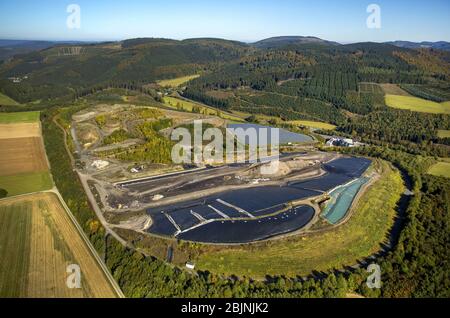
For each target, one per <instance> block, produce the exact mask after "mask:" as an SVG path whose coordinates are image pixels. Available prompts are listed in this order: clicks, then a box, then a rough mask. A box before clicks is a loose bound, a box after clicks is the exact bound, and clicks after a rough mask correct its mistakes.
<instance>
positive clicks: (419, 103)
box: [386, 94, 450, 114]
mask: <svg viewBox="0 0 450 318" xmlns="http://www.w3.org/2000/svg"><path fill="white" fill-rule="evenodd" d="M386 105H388V106H389V107H392V108H398V109H405V110H411V111H415V112H421V113H431V114H450V102H443V103H437V102H432V101H429V100H425V99H422V98H418V97H411V96H400V95H389V94H388V95H386Z"/></svg>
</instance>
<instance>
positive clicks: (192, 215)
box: [148, 157, 371, 244]
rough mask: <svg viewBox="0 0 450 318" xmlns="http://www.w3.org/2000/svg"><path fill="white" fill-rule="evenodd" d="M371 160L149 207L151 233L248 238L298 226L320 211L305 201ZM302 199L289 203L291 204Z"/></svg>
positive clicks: (342, 161) (228, 240) (210, 239)
mask: <svg viewBox="0 0 450 318" xmlns="http://www.w3.org/2000/svg"><path fill="white" fill-rule="evenodd" d="M370 163H371V161H370V160H369V159H365V158H355V157H348V158H339V159H336V160H333V161H331V162H329V163H327V164H324V165H323V168H324V170H325V171H326V172H327V173H326V174H324V175H322V176H321V177H318V178H313V179H309V180H305V181H299V182H291V183H288V184H286V185H283V186H258V187H252V188H245V189H237V190H230V191H225V192H222V193H220V194H216V195H212V196H208V197H206V198H203V199H200V200H187V201H184V202H182V203H178V204H176V205H168V206H162V207H157V208H152V209H149V210H148V213H149V215H150V216H151V218H152V221H153V222H152V226H151V227H150V228H149V229H148V232H149V233H152V234H156V235H162V236H169V237H176V238H178V239H182V240H188V241H196V242H203V243H223V244H232V243H248V242H253V241H258V240H264V239H267V238H270V237H273V236H277V235H281V234H286V233H290V232H294V231H298V230H300V229H302V228H304V227H305V226H307V225H308V224H309V223H310V221H311V220H312V219H313V217H314V215H315V213H316V210H315V208H313V207H312V206H310V205H308V204H306V203H304V202H302V200H306V199H311V198H314V197H318V196H321V195H322V194H324V193H328V192H330V191H332V190H333V189H334V188H336V187H337V186H340V185H343V184H346V183H348V182H350V181H351V180H354V179H356V178H359V177H360V176H361V175H362V174H363V173H364V172H365V171H366V169H367V168H368V167H369V165H370ZM292 202H297V204H293V205H289V203H292Z"/></svg>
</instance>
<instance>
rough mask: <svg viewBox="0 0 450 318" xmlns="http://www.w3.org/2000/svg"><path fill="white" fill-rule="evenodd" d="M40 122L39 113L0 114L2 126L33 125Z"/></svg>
mask: <svg viewBox="0 0 450 318" xmlns="http://www.w3.org/2000/svg"><path fill="white" fill-rule="evenodd" d="M38 121H39V112H20V113H0V124H13V123H33V122H38Z"/></svg>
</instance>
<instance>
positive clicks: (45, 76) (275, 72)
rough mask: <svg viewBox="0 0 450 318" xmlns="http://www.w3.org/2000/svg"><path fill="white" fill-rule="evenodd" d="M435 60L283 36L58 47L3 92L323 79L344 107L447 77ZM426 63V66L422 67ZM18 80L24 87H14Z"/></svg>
mask: <svg viewBox="0 0 450 318" xmlns="http://www.w3.org/2000/svg"><path fill="white" fill-rule="evenodd" d="M442 54H445V53H442ZM433 58H434V60H431V62H430V61H428V60H427V59H426V57H424V56H419V53H418V51H416V50H411V49H405V48H398V47H395V46H393V45H388V44H377V43H359V44H351V45H338V44H337V43H334V42H329V41H325V40H321V39H318V38H313V37H277V38H270V39H266V40H263V41H260V42H257V43H255V44H253V45H249V44H245V43H242V42H236V41H228V40H222V39H211V38H200V39H188V40H183V41H177V40H170V39H157V38H140V39H130V40H125V41H122V42H109V43H99V44H88V45H81V44H72V45H64V44H58V45H55V46H52V47H50V48H47V49H44V50H41V51H37V52H31V53H26V54H19V55H16V56H15V57H14V58H13V59H12V60H10V61H9V62H7V63H3V64H2V65H1V66H0V91H1V92H3V93H5V94H6V95H8V96H10V97H12V98H13V99H15V100H17V101H19V102H31V101H35V100H46V99H49V98H54V97H60V96H64V95H70V94H72V95H76V94H77V92H79V91H82V90H85V89H89V88H92V87H95V86H101V85H106V84H108V83H120V84H133V85H144V84H148V83H152V82H155V81H157V80H161V79H169V78H174V77H178V76H184V75H191V74H196V73H197V74H198V73H202V75H205V76H202V77H201V79H199V80H198V81H197V84H199V85H202V86H204V87H205V86H211V87H212V86H217V87H219V86H220V87H223V86H239V85H244V86H245V85H249V86H252V87H254V88H257V89H262V88H264V87H270V86H273V85H274V83H276V82H277V81H280V80H287V79H291V78H296V79H313V80H314V79H315V78H319V77H322V76H323V75H325V76H326V77H329V76H331V77H332V81H333V82H336V81H337V85H338V87H337V90H338V91H337V94H334V95H333V94H332V95H333V96H328V97H327V96H324V99H326V100H327V101H329V102H338V103H340V102H342V101H341V100H340V96H339V95H340V91H341V90H342V89H344V90H346V89H350V90H357V89H356V86H355V85H356V83H357V82H359V81H376V82H394V83H413V84H417V83H426V82H428V81H430V80H432V77H438V78H439V77H442V75H443V74H440V73H439V72H434V73H430V71H429V68H428V67H427V66H428V65H427V63H435V64H439V63H438V62H436V60H438V61H441V60H446V61H447V62H448V61H449V60H450V58H449V56H448V54H447V55H442V56H433ZM421 60H423V61H425V62H424V63H422V64H420V63H419V62H420V61H421ZM439 66H440V65H439ZM437 68H438V67H436V68H431V69H437ZM444 74H445V72H444ZM335 76H337V77H339V78H343V77H345V83H343V84H340V83H339V80H336V79H335ZM13 77H15V78H19V80H20V83H12V81H11V78H13ZM8 78H9V79H8ZM218 79H220V80H218ZM327 85H328V84H327ZM329 85H331V84H329ZM340 85H343V87H340ZM313 86H314V87H318V84H317V83H316V84H314V85H313ZM324 94H325V95H326V94H328V93H327V92H324V91H323V89H313V90H310V93H309V95H312V96H316V95H324ZM336 100H337V101H336Z"/></svg>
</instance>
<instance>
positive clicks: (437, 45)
mask: <svg viewBox="0 0 450 318" xmlns="http://www.w3.org/2000/svg"><path fill="white" fill-rule="evenodd" d="M386 43H387V44H392V45H395V46H398V47H404V48H408V49H420V48H426V49H430V48H431V49H436V50H444V51H450V43H449V42H445V41H438V42H427V41H424V42H410V41H391V42H386Z"/></svg>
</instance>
